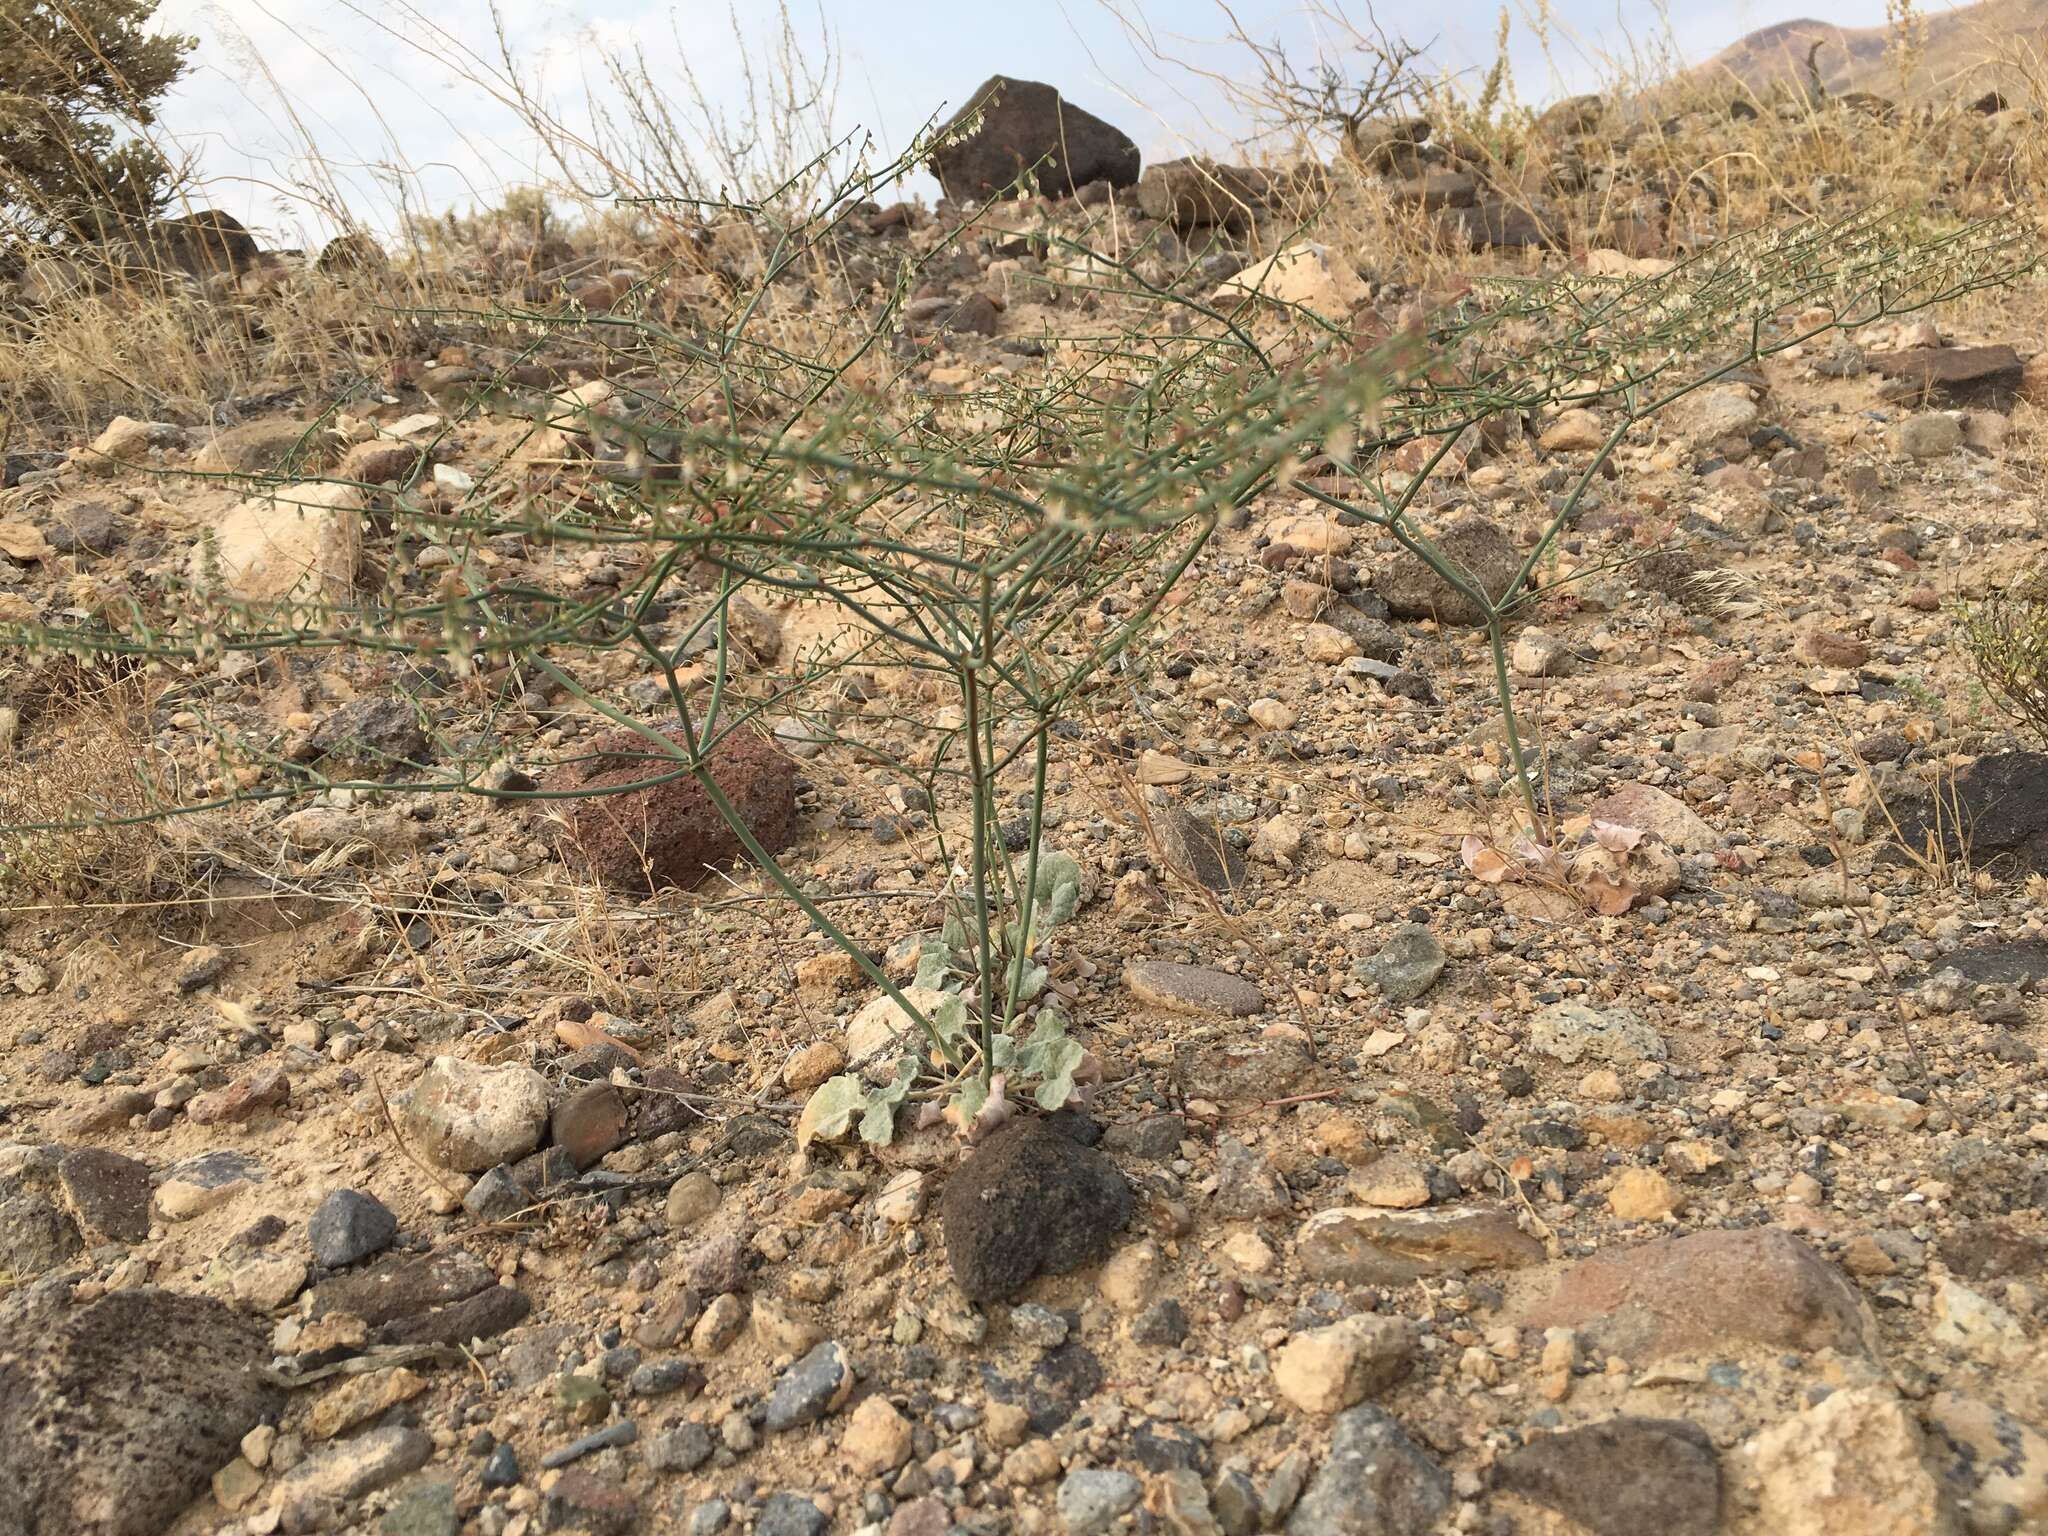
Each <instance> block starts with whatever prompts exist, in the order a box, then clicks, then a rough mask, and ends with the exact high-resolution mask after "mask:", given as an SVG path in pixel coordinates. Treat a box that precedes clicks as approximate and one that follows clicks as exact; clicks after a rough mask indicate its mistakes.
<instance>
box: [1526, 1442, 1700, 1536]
mask: <svg viewBox="0 0 2048 1536" xmlns="http://www.w3.org/2000/svg"><path fill="white" fill-rule="evenodd" d="M1495 1481H1496V1483H1497V1485H1498V1486H1499V1487H1502V1488H1505V1489H1507V1490H1508V1491H1509V1492H1511V1493H1517V1494H1520V1495H1521V1496H1522V1497H1523V1498H1525V1499H1528V1500H1530V1501H1531V1502H1533V1503H1537V1504H1541V1505H1543V1506H1544V1507H1545V1508H1546V1509H1554V1510H1556V1511H1557V1512H1558V1513H1559V1514H1561V1515H1564V1516H1566V1517H1568V1518H1569V1519H1571V1520H1574V1521H1576V1522H1577V1523H1578V1524H1580V1525H1582V1526H1584V1527H1586V1529H1587V1530H1589V1531H1591V1532H1592V1533H1593V1536H1714V1532H1715V1531H1716V1530H1718V1529H1719V1528H1720V1524H1721V1472H1720V1457H1719V1456H1718V1455H1717V1454H1716V1453H1715V1450H1714V1443H1713V1441H1712V1440H1710V1439H1708V1438H1707V1433H1706V1431H1705V1430H1703V1429H1701V1428H1700V1427H1699V1426H1698V1425H1696V1424H1690V1423H1687V1422H1686V1421H1685V1420H1684V1419H1640V1418H1616V1419H1608V1420H1606V1421H1605V1422H1603V1423H1599V1424H1588V1425H1585V1426H1584V1427H1582V1428H1579V1429H1572V1430H1567V1431H1565V1432H1564V1433H1563V1434H1556V1435H1544V1436H1541V1437H1540V1438H1538V1439H1535V1440H1531V1441H1530V1442H1529V1443H1528V1444H1527V1445H1525V1446H1523V1447H1522V1448H1521V1449H1520V1450H1518V1451H1516V1452H1514V1453H1513V1454H1511V1455H1509V1456H1506V1457H1504V1458H1502V1460H1501V1462H1500V1464H1499V1467H1498V1469H1497V1470H1496V1472H1495Z"/></svg>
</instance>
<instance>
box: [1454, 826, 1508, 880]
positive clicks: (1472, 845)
mask: <svg viewBox="0 0 2048 1536" xmlns="http://www.w3.org/2000/svg"><path fill="white" fill-rule="evenodd" d="M1458 857H1459V859H1460V860H1462V861H1463V863H1464V865H1465V867H1466V868H1467V869H1469V870H1470V871H1472V877H1473V878H1474V879H1475V880H1480V881H1484V882H1485V883H1486V884H1487V885H1499V884H1500V883H1501V881H1503V880H1505V879H1507V877H1508V872H1509V869H1510V868H1511V866H1510V865H1509V863H1508V860H1507V855H1506V854H1504V853H1502V852H1501V851H1500V850H1499V849H1498V848H1496V847H1494V846H1493V845H1492V844H1491V843H1489V842H1487V841H1486V839H1485V838H1483V837H1475V836H1473V835H1471V834H1469V833H1468V834H1467V835H1466V837H1465V841H1464V842H1463V843H1461V844H1459V846H1458Z"/></svg>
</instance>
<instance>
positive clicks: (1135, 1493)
mask: <svg viewBox="0 0 2048 1536" xmlns="http://www.w3.org/2000/svg"><path fill="white" fill-rule="evenodd" d="M1144 1491H1145V1489H1144V1485H1143V1484H1142V1483H1140V1482H1139V1481H1138V1480H1137V1478H1135V1477H1133V1476H1132V1475H1131V1474H1130V1473H1128V1472H1117V1471H1114V1470H1112V1469H1110V1468H1107V1467H1076V1468H1075V1469H1074V1470H1073V1471H1071V1472H1069V1473H1068V1474H1067V1475H1066V1478H1065V1480H1064V1481H1062V1482H1061V1484H1060V1491H1059V1494H1058V1496H1057V1498H1056V1500H1055V1507H1056V1508H1057V1509H1058V1511H1059V1517H1060V1522H1061V1523H1062V1524H1063V1525H1065V1526H1066V1528H1067V1531H1068V1536H1099V1533H1101V1532H1103V1531H1106V1530H1108V1529H1109V1528H1110V1527H1111V1526H1112V1525H1114V1524H1115V1523H1116V1520H1117V1517H1118V1516H1119V1515H1122V1514H1125V1513H1126V1512H1128V1511H1129V1510H1131V1509H1133V1508H1135V1507H1136V1506H1137V1503H1138V1498H1139V1496H1140V1495H1141V1494H1142V1493H1143V1492H1144Z"/></svg>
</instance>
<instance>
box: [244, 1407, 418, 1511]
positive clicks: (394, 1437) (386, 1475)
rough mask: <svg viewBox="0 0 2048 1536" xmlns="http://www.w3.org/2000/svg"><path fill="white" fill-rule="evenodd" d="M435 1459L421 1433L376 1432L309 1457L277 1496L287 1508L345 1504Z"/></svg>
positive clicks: (402, 1430) (395, 1429)
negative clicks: (320, 1504) (299, 1505)
mask: <svg viewBox="0 0 2048 1536" xmlns="http://www.w3.org/2000/svg"><path fill="white" fill-rule="evenodd" d="M433 1454H434V1442H433V1440H432V1439H431V1438H430V1437H429V1436H427V1435H424V1434H422V1433H420V1431H418V1430H416V1429H406V1428H404V1427H403V1426H400V1425H392V1426H391V1427H389V1428H386V1429H372V1430H369V1431H367V1432H365V1433H363V1434H360V1435H357V1436H356V1437H355V1438H354V1439H353V1440H344V1441H342V1442H340V1443H339V1444H338V1445H331V1446H328V1447H327V1448H326V1449H324V1450H320V1451H316V1452H315V1453H314V1454H313V1455H311V1456H308V1457H307V1458H306V1459H305V1460H304V1461H302V1462H300V1463H299V1464H298V1465H297V1466H296V1467H293V1468H292V1469H291V1471H289V1472H287V1473H286V1474H285V1475H284V1476H283V1477H282V1478H280V1479H279V1480H278V1484H277V1494H276V1497H277V1500H278V1503H279V1504H280V1505H281V1506H283V1507H284V1508H286V1509H290V1508H291V1507H292V1506H293V1505H297V1504H309V1503H312V1504H317V1503H324V1502H327V1501H333V1502H337V1503H343V1504H345V1503H347V1502H348V1501H349V1500H351V1499H359V1498H361V1497H362V1496H363V1495H364V1494H366V1493H374V1492H376V1491H377V1490H378V1489H379V1488H388V1487H390V1486H391V1485H392V1484H393V1483H395V1482H397V1481H398V1480H399V1479H400V1478H401V1477H404V1476H405V1475H406V1473H408V1472H417V1471H418V1470H419V1469H420V1468H421V1467H424V1466H425V1465H426V1464H427V1462H428V1461H429V1460H431V1459H432V1458H433Z"/></svg>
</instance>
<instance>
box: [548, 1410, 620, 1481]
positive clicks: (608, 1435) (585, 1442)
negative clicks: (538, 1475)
mask: <svg viewBox="0 0 2048 1536" xmlns="http://www.w3.org/2000/svg"><path fill="white" fill-rule="evenodd" d="M639 1438H640V1426H639V1425H638V1424H636V1423H634V1422H633V1420H631V1419H619V1420H617V1421H616V1422H614V1423H611V1424H607V1425H605V1427H604V1428H603V1429H596V1430H592V1431H591V1432H590V1433H589V1434H587V1435H585V1436H583V1437H582V1438H581V1439H580V1440H571V1441H570V1442H569V1443H568V1444H567V1445H558V1446H556V1447H555V1448H554V1449H553V1450H552V1451H549V1452H548V1453H547V1454H546V1455H545V1456H543V1457H541V1459H540V1465H541V1470H542V1471H544V1472H552V1471H554V1470H555V1468H557V1467H566V1466H568V1465H569V1464H570V1463H571V1462H575V1461H581V1460H582V1459H583V1458H584V1457H586V1456H593V1455H595V1454H596V1453H597V1452H599V1451H610V1450H616V1449H617V1448H618V1447H620V1446H622V1445H631V1444H632V1443H633V1442H634V1441H636V1440H638V1439H639Z"/></svg>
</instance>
